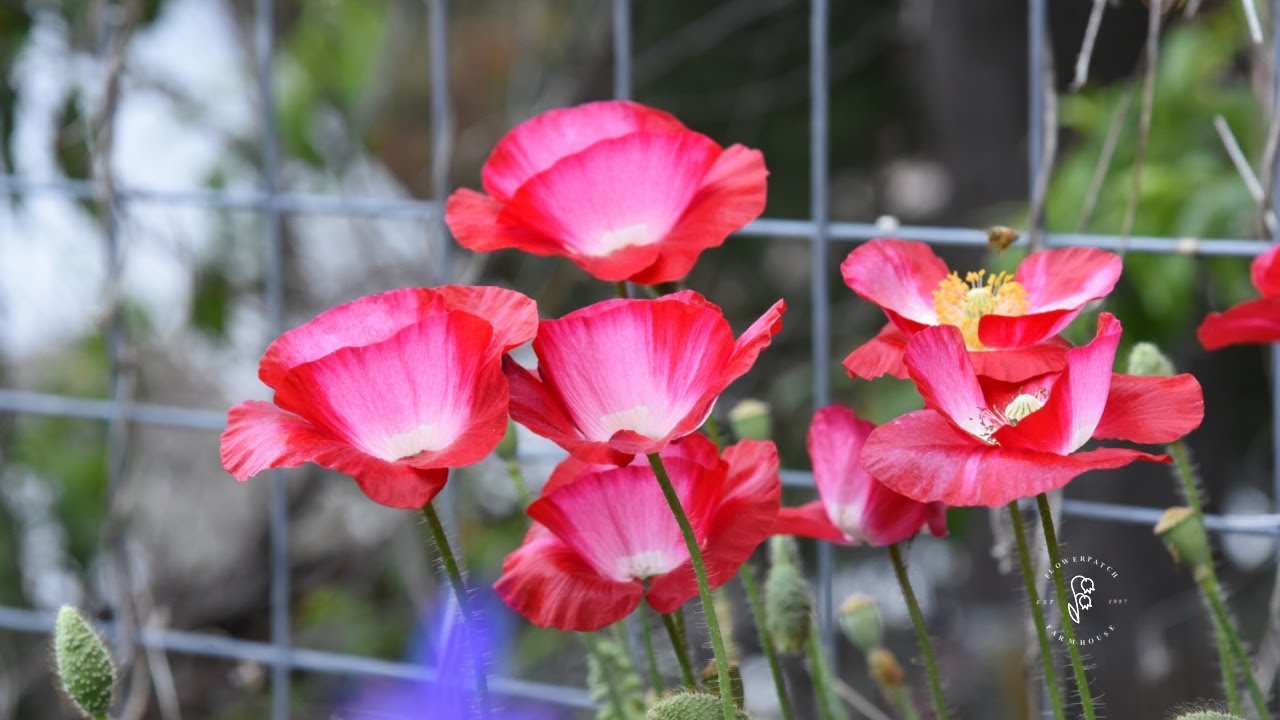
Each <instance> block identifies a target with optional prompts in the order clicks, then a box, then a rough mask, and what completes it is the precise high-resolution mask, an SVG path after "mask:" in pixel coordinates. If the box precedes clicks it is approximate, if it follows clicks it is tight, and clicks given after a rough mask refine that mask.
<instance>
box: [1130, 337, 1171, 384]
mask: <svg viewBox="0 0 1280 720" xmlns="http://www.w3.org/2000/svg"><path fill="white" fill-rule="evenodd" d="M1175 372H1176V371H1175V370H1174V369H1173V361H1171V360H1169V358H1168V357H1167V356H1165V354H1164V353H1162V352H1160V348H1158V347H1156V346H1155V345H1154V344H1152V343H1149V342H1140V343H1138V344H1137V345H1134V346H1133V349H1132V350H1130V351H1129V374H1130V375H1146V376H1149V377H1173V376H1174V374H1175Z"/></svg>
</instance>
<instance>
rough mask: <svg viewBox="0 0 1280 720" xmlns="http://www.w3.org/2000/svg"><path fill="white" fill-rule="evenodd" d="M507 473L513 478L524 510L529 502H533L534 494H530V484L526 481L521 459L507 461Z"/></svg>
mask: <svg viewBox="0 0 1280 720" xmlns="http://www.w3.org/2000/svg"><path fill="white" fill-rule="evenodd" d="M507 475H508V476H509V477H510V478H511V484H512V485H515V486H516V497H517V498H519V500H520V509H521V510H524V509H525V508H527V507H529V503H531V502H533V495H531V494H529V485H528V484H527V483H526V482H525V481H524V472H523V471H521V470H520V461H518V460H515V459H512V460H508V461H507Z"/></svg>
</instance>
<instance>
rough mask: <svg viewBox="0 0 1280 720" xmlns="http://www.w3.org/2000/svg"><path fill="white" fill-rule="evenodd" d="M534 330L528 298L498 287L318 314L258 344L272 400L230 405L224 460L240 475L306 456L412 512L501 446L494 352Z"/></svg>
mask: <svg viewBox="0 0 1280 720" xmlns="http://www.w3.org/2000/svg"><path fill="white" fill-rule="evenodd" d="M537 325H538V314H537V307H536V306H535V305H534V302H533V301H532V300H530V299H529V298H527V297H525V296H523V295H521V294H520V293H517V292H512V291H510V290H504V289H502V288H496V287H459V286H445V287H438V288H434V289H427V288H408V289H404V290H393V291H391V292H387V293H383V294H380V295H371V296H368V297H362V298H360V299H358V300H354V301H352V302H349V303H347V304H345V305H340V306H338V307H335V308H333V309H331V310H328V311H326V312H324V313H321V314H320V315H318V316H316V318H315V319H313V320H312V321H311V322H308V323H307V324H305V325H302V326H300V327H297V328H294V329H293V330H290V331H288V332H286V333H284V334H283V335H281V336H280V337H279V338H277V339H276V340H275V342H273V343H271V345H270V346H269V347H268V348H267V351H266V353H265V354H264V355H263V356H262V362H261V364H260V365H259V367H258V377H259V378H261V379H262V382H264V383H266V385H267V386H268V387H270V388H272V389H273V390H275V398H274V400H273V402H269V403H268V402H260V401H255V400H250V401H248V402H245V403H241V404H239V405H237V406H235V407H233V408H231V412H230V413H229V415H228V418H227V429H226V431H224V432H223V433H222V466H223V467H224V468H226V469H227V471H228V472H230V473H231V474H232V475H234V476H235V477H236V479H237V480H246V479H248V478H250V477H252V476H254V475H257V474H258V473H260V472H262V471H263V470H266V469H268V468H282V467H296V466H298V465H302V464H303V463H308V462H311V463H315V464H317V465H321V466H323V467H327V468H330V469H332V470H337V471H338V472H341V473H344V474H346V475H350V476H351V477H352V478H354V479H355V481H356V482H357V483H359V485H360V489H361V490H363V491H364V493H365V494H366V495H368V496H369V497H370V499H372V500H374V501H375V502H378V503H381V504H383V505H388V506H391V507H397V508H420V507H422V506H424V505H426V504H427V503H428V502H430V501H431V499H432V498H433V497H435V495H436V493H438V492H439V491H440V489H441V488H442V487H443V486H444V484H445V480H446V479H447V478H448V473H449V468H453V467H461V466H463V465H470V464H471V463H474V462H477V461H479V460H481V459H482V458H484V457H485V456H486V455H488V454H489V453H490V452H491V451H492V450H493V449H494V448H495V447H497V445H498V443H499V442H501V440H502V436H503V435H504V434H505V432H506V428H507V383H506V378H505V377H504V375H503V373H502V364H501V363H502V359H501V358H502V356H503V354H504V353H506V351H507V350H510V349H511V348H513V347H515V346H517V345H520V344H522V343H525V342H527V341H528V340H529V339H530V338H531V337H533V335H534V333H535V332H536V331H537Z"/></svg>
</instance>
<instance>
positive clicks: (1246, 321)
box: [1196, 295, 1280, 350]
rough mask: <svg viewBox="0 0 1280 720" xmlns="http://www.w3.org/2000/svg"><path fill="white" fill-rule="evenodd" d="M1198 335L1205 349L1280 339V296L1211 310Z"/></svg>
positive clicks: (1271, 296) (1218, 348)
mask: <svg viewBox="0 0 1280 720" xmlns="http://www.w3.org/2000/svg"><path fill="white" fill-rule="evenodd" d="M1196 337H1198V338H1199V339H1200V344H1201V345H1203V346H1204V349H1205V350H1220V349H1222V348H1224V347H1227V346H1228V345H1241V344H1260V343H1273V342H1280V295H1270V296H1267V297H1262V298H1258V299H1257V300H1249V301H1247V302H1242V303H1240V304H1239V305H1233V306H1232V307H1230V308H1227V310H1226V311H1225V312H1220V313H1209V315H1208V316H1207V317H1205V319H1204V321H1203V322H1201V323H1200V328H1199V329H1198V330H1197V331H1196Z"/></svg>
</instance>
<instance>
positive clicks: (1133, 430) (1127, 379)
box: [1093, 373, 1204, 444]
mask: <svg viewBox="0 0 1280 720" xmlns="http://www.w3.org/2000/svg"><path fill="white" fill-rule="evenodd" d="M1202 420H1204V391H1203V390H1201V389H1200V383H1199V382H1197V381H1196V379H1195V378H1194V377H1193V376H1191V375H1189V374H1182V375H1175V376H1173V377H1143V376H1138V375H1121V374H1119V373H1116V374H1114V375H1112V376H1111V389H1110V391H1109V392H1108V393H1107V405H1106V407H1105V408H1103V411H1102V419H1100V420H1099V421H1098V427H1096V428H1094V431H1093V437H1094V438H1097V439H1104V438H1107V439H1113V440H1128V441H1130V442H1136V443H1144V444H1153V443H1168V442H1173V441H1174V440H1177V439H1178V438H1180V437H1182V436H1183V435H1186V434H1187V433H1189V432H1191V431H1192V430H1195V429H1196V428H1198V427H1200V422H1201V421H1202Z"/></svg>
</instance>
